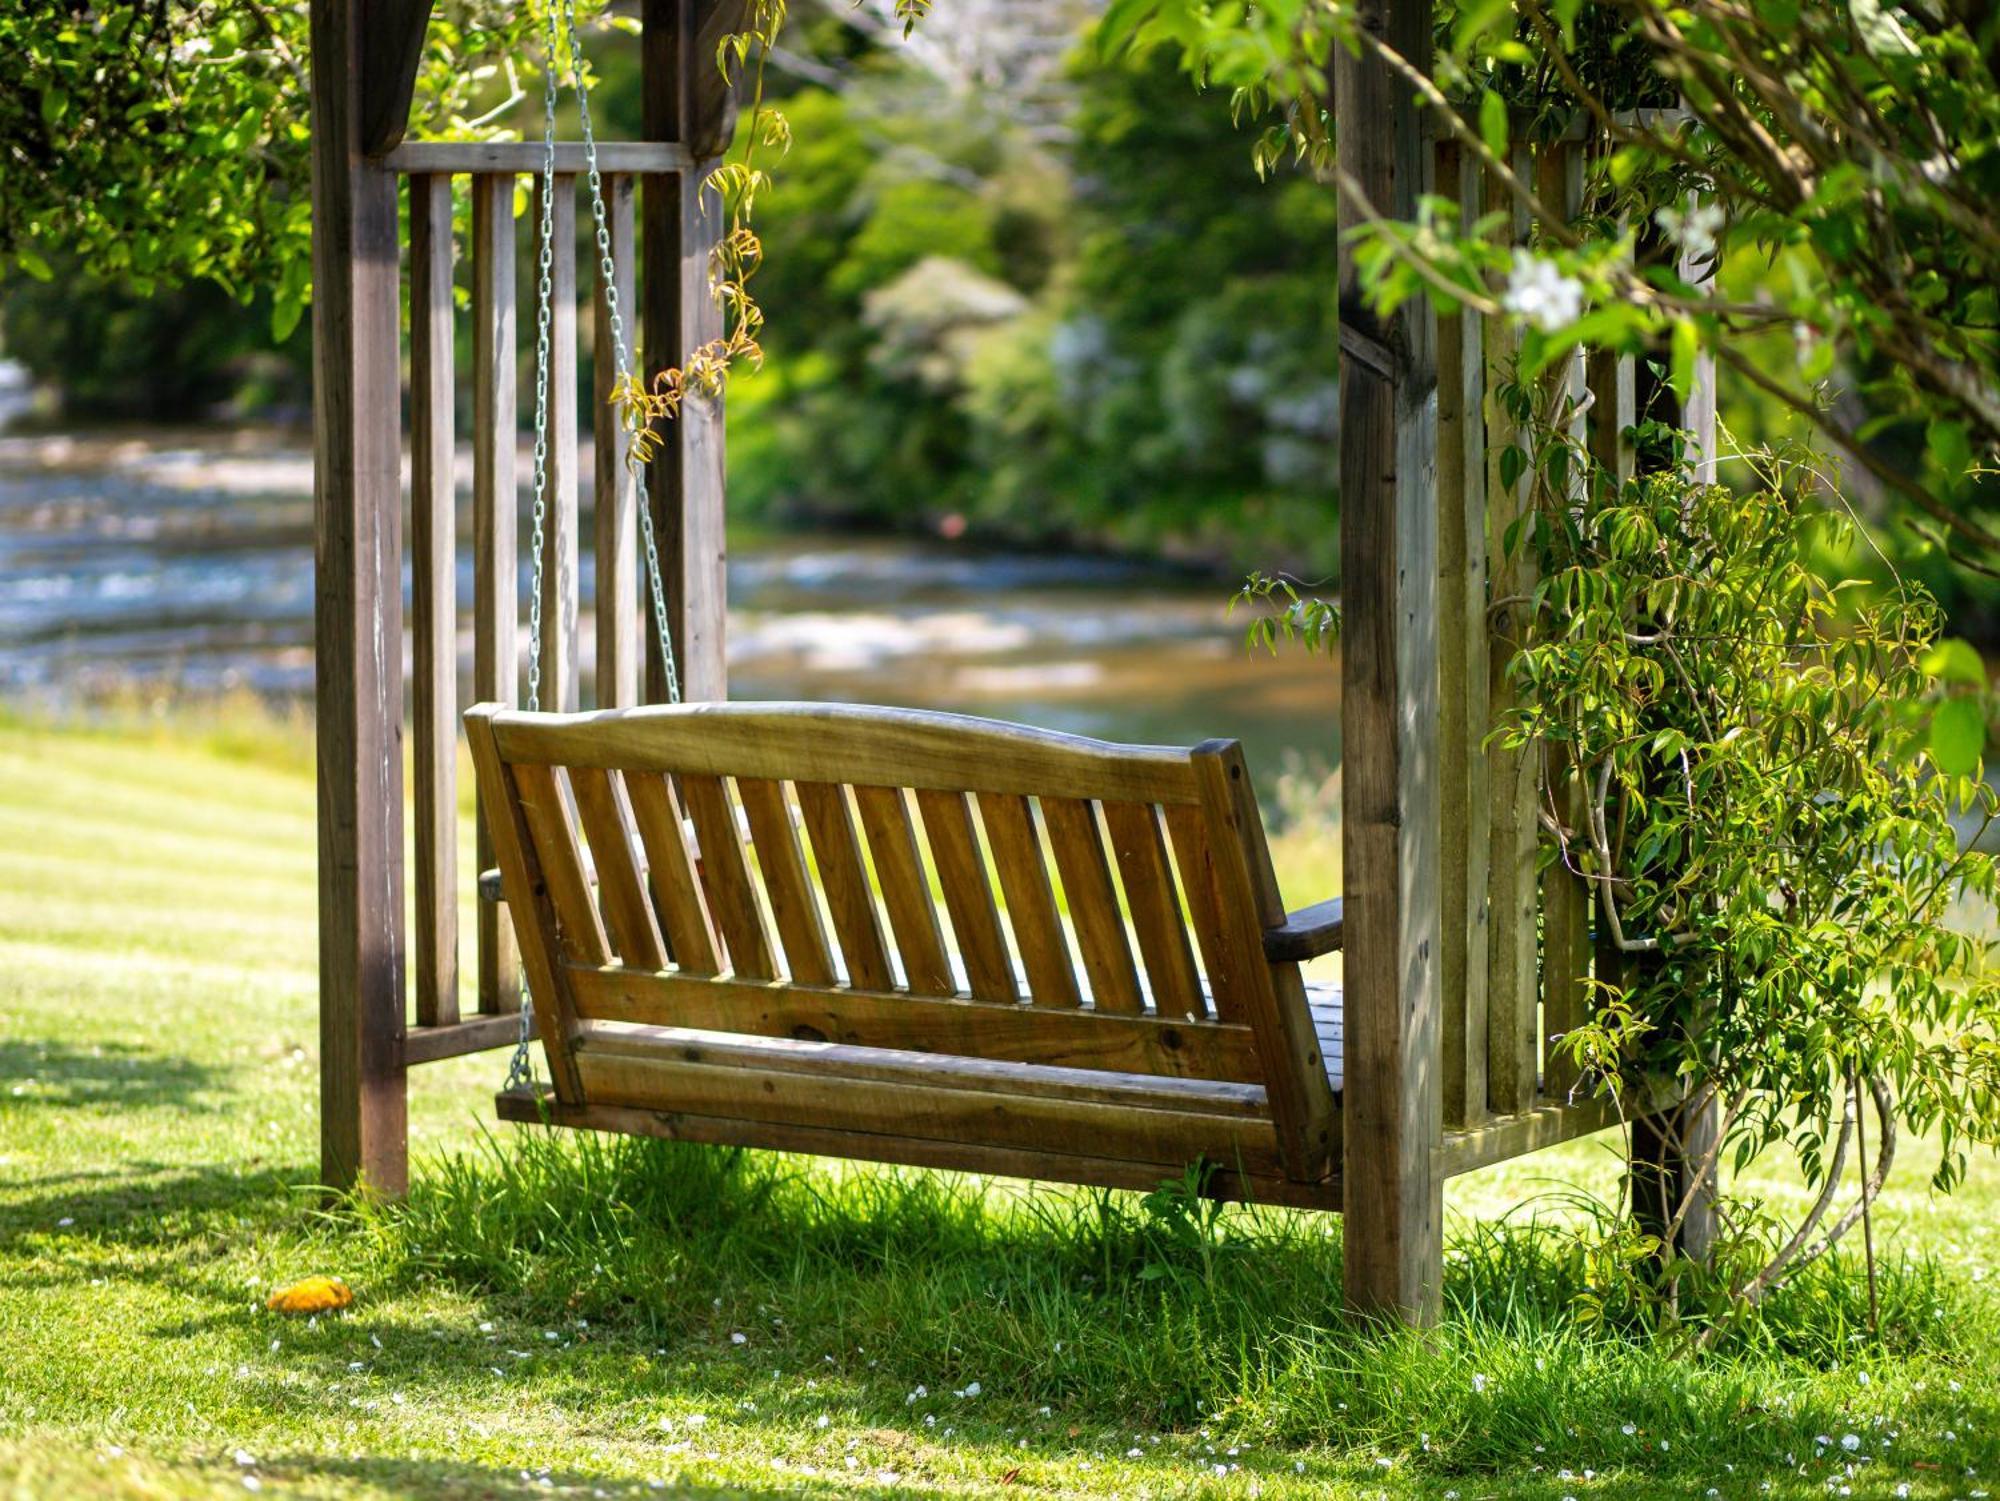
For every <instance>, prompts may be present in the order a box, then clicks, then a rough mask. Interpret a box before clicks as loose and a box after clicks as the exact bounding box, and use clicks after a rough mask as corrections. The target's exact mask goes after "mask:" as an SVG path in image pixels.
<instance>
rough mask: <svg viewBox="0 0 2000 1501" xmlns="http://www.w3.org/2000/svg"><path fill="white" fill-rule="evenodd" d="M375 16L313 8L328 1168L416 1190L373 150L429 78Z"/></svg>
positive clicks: (392, 524)
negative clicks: (407, 1066) (405, 59)
mask: <svg viewBox="0 0 2000 1501" xmlns="http://www.w3.org/2000/svg"><path fill="white" fill-rule="evenodd" d="M427 9H428V7H427V6H410V5H403V6H401V7H400V8H399V9H398V10H397V12H396V14H397V16H398V17H399V21H400V23H408V24H399V26H398V28H397V30H396V34H397V35H398V36H400V37H401V38H402V39H403V43H404V46H403V49H402V50H403V52H407V51H408V49H409V47H411V46H420V45H421V42H422V36H423V28H422V26H421V25H418V24H414V22H413V21H412V20H411V13H412V12H413V11H417V10H427ZM368 12H369V7H368V6H366V5H365V4H364V3H363V0H312V9H311V18H312V19H311V25H312V121H313V148H312V189H313V294H314V295H313V364H314V381H313V557H314V566H315V570H316V571H315V584H314V606H313V616H314V627H313V638H314V648H315V676H316V680H317V702H318V712H317V717H316V737H317V742H318V749H317V757H318V773H319V978H320V1175H321V1177H322V1178H323V1179H324V1180H325V1182H326V1183H327V1185H328V1186H329V1187H331V1188H334V1189H345V1188H349V1187H352V1186H353V1185H354V1184H356V1183H357V1182H361V1181H364V1180H365V1181H366V1182H367V1183H368V1184H369V1185H370V1186H371V1187H373V1188H375V1189H378V1190H380V1191H383V1192H386V1193H400V1192H402V1190H403V1188H404V1186H405V1182H406V1179H407V1158H406V1141H405V1134H404V1133H405V1111H406V1106H407V1099H406V1095H405V1088H404V1073H403V1062H402V1036H403V1028H404V1019H403V966H404V941H405V935H404V917H403V745H402V738H403V728H402V723H403V649H402V642H403V603H402V538H401V511H402V476H401V472H400V471H401V465H400V454H399V451H398V450H399V446H400V439H401V434H400V429H399V420H398V412H397V406H398V402H397V393H398V383H399V368H398V359H397V347H396V342H397V341H396V335H397V327H396V324H397V308H398V306H399V304H400V301H401V298H400V295H399V293H400V287H399V276H398V265H397V260H398V250H397V234H396V179H395V177H394V176H393V175H391V173H390V172H389V171H388V170H387V169H386V168H384V167H383V166H382V165H381V164H380V163H379V162H377V161H374V160H372V159H370V158H369V157H368V156H366V155H365V154H364V152H363V121H364V120H368V121H371V122H375V123H374V127H373V135H374V137H375V139H374V140H372V141H371V142H370V144H372V145H375V146H377V147H386V146H387V145H390V144H393V141H394V138H395V137H398V136H400V135H401V130H400V127H399V123H398V122H400V120H402V119H404V118H407V115H408V107H409V106H408V100H409V93H408V83H407V81H406V80H407V79H411V78H414V76H415V73H414V68H413V67H412V68H411V69H409V70H405V69H404V68H402V67H401V66H400V65H398V63H399V58H397V57H391V58H387V59H385V58H384V57H383V56H381V53H382V51H383V41H382V37H383V33H382V31H381V30H380V26H379V24H378V26H377V27H375V28H371V27H370V26H369V25H368V22H369V20H370V15H369V13H368ZM374 19H375V20H376V21H377V22H378V23H380V22H381V20H382V18H381V16H380V15H377V16H376V17H375V18H374ZM412 36H414V38H415V41H414V42H411V41H410V38H411V37H412ZM371 49H372V50H371ZM399 100H400V107H401V114H398V112H397V107H398V101H399ZM383 122H388V123H387V124H385V123H383Z"/></svg>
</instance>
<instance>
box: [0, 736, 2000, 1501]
mask: <svg viewBox="0 0 2000 1501" xmlns="http://www.w3.org/2000/svg"><path fill="white" fill-rule="evenodd" d="M1277 823H1278V832H1277V833H1276V835H1275V836H1274V844H1275V846H1276V850H1275V852H1276V857H1277V860H1278V862H1279V865H1280V869H1281V873H1282V875H1283V878H1284V880H1285V882H1286V890H1287V894H1288V895H1289V896H1291V897H1292V898H1293V899H1294V901H1296V902H1300V903H1303V902H1305V901H1309V900H1312V899H1314V898H1316V897H1317V896H1319V895H1321V894H1324V893H1325V892H1327V891H1330V890H1333V889H1337V884H1336V881H1335V877H1336V876H1337V871H1338V840H1337V838H1336V837H1334V835H1333V833H1332V831H1330V830H1329V829H1328V828H1326V827H1325V825H1324V823H1323V822H1318V823H1316V822H1315V821H1314V820H1312V819H1310V818H1305V817H1285V818H1281V819H1279V820H1278V821H1277ZM121 831H122V833H121ZM312 839H313V823H312V805H311V789H310V783H309V780H308V779H307V778H306V777H305V776H302V775H301V774H300V773H299V771H298V770H297V769H296V768H287V767H285V766H284V765H282V764H279V763H276V762H267V761H264V760H262V759H261V758H259V757H256V756H251V757H247V758H233V759H222V758H221V757H219V756H218V754H217V753H216V752H215V750H213V749H211V748H204V747H203V746H202V745H201V744H199V743H197V741H195V740H177V739H175V738H174V737H173V736H172V735H170V734H162V735H157V736H156V735H150V734H149V735H148V736H145V737H142V738H141V739H139V740H137V741H135V742H130V743H127V742H125V741H122V740H121V739H119V738H118V737H117V736H116V735H114V734H112V733H110V732H92V733H82V734H77V733H71V732H66V731H53V730H49V729H46V728H36V727H30V726H23V725H21V724H19V723H15V724H12V725H8V726H0V848H4V849H5V850H6V851H7V854H6V855H5V857H4V859H0V977H4V978H0V1350H4V1351H5V1355H4V1357H0V1370H4V1373H5V1374H4V1376H0V1496H11V1495H21V1496H43V1495H57V1494H88V1495H106V1496H111V1497H115V1498H121V1501H122V1498H140V1497H144V1498H151V1497H156V1496H195V1497H208V1496H219V1495H225V1494H229V1495H234V1494H241V1493H243V1491H244V1490H245V1489H246V1487H247V1486H249V1485H250V1484H251V1483H253V1482H254V1484H255V1486H256V1487H258V1488H260V1489H262V1490H263V1491H265V1492H267V1493H271V1494H283V1495H299V1496H326V1495H335V1494H339V1495H359V1496H376V1495H381V1496H390V1495H397V1496H403V1495H425V1496H430V1495H435V1496H466V1495H470V1496H491V1497H513V1496H527V1495H543V1494H549V1493H551V1492H554V1493H557V1494H574V1495H581V1496H589V1495H593V1494H596V1493H599V1492H602V1493H604V1494H608V1495H646V1494H653V1493H654V1492H653V1490H652V1488H651V1483H652V1482H658V1483H659V1484H660V1485H661V1486H662V1487H663V1488H671V1489H672V1490H674V1491H675V1492H676V1493H679V1494H686V1495H696V1496H702V1495H709V1494H714V1495H723V1494H727V1495H748V1496H780V1495H785V1496H789V1495H798V1494H829V1495H830V1494H840V1495H848V1496H887V1495H892V1494H894V1495H902V1494H911V1493H916V1494H968V1493H981V1492H984V1491H986V1490H988V1489H1002V1488H1004V1489H1007V1490H1010V1491H1011V1490H1021V1489H1026V1490H1029V1491H1040V1492H1044V1493H1048V1494H1106V1495H1109V1494H1123V1495H1136V1494H1142V1493H1143V1494H1149V1495H1155V1496H1207V1495H1216V1496H1237V1495H1241V1496H1249V1495H1252V1494H1261V1495H1264V1496H1284V1495H1298V1496H1307V1495H1310V1496H1373V1495H1376V1494H1382V1495H1387V1496H1396V1497H1401V1496H1423V1497H1441V1496H1444V1495H1446V1494H1448V1493H1450V1492H1452V1491H1456V1492H1458V1494H1459V1495H1460V1496H1462V1497H1465V1498H1468V1501H1469V1498H1471V1497H1474V1496H1494V1497H1509V1498H1511V1497H1547V1498H1550V1501H1554V1498H1558V1497H1561V1496H1564V1495H1574V1496H1577V1497H1578V1498H1579V1501H1583V1498H1586V1497H1590V1496H1604V1497H1632V1498H1639V1497H1655V1496H1672V1495H1701V1494H1703V1493H1704V1492H1706V1491H1707V1490H1708V1489H1709V1488H1710V1487H1715V1488H1716V1490H1717V1493H1718V1494H1719V1495H1721V1496H1724V1497H1738V1496H1741V1497H1751V1496H1761V1495H1764V1494H1774V1495H1793V1496H1805V1495H1813V1496H1822V1495H1826V1494H1829V1493H1832V1494H1838V1493H1839V1490H1838V1487H1839V1486H1840V1485H1842V1484H1846V1485H1850V1486H1852V1488H1853V1493H1854V1494H1856V1495H1883V1496H1888V1495H1895V1494H1898V1492H1897V1490H1896V1487H1898V1486H1908V1487H1909V1494H1910V1495H1912V1496H1918V1497H1936V1498H1942V1497H1947V1496H1968V1497H1969V1496H1970V1495H1971V1494H1973V1493H1974V1492H1975V1491H1976V1490H1978V1489H1980V1488H1992V1484H1993V1482H1992V1480H1991V1479H1990V1478H1988V1477H1993V1476H1995V1475H1996V1473H2000V1410H1997V1409H2000V1391H1996V1384H1995V1376H1994V1367H1995V1365H1996V1352H2000V1308H1996V1303H1995V1299H1994V1297H1993V1294H1992V1291H1991V1289H1990V1282H1989V1281H1988V1280H1987V1279H1986V1277H1985V1272H1984V1266H1985V1262H1986V1261H1987V1260H1988V1259H1990V1252H1991V1248H1992V1232H1991V1230H1990V1228H1989V1223H1988V1222H1989V1221H1990V1219H1991V1218H1992V1211H1993V1206H1994V1204H1995V1203H1996V1202H2000V1175H1997V1174H1996V1173H1995V1171H1994V1167H1993V1164H1991V1163H1988V1162H1981V1163H1978V1164H1976V1165H1975V1170H1974V1174H1973V1178H1972V1181H1971V1183H1970V1184H1969V1186H1968V1189H1967V1191H1966V1193H1965V1194H1964V1195H1962V1196H1961V1197H1959V1198H1956V1199H1952V1200H1936V1199H1933V1198H1932V1197H1931V1196H1930V1195H1929V1194H1928V1192H1927V1190H1926V1189H1925V1187H1924V1183H1923V1173H1924V1166H1925V1165H1924V1164H1923V1163H1921V1162H1917V1161H1915V1158H1916V1157H1917V1156H1919V1155H1920V1152H1921V1149H1920V1148H1913V1149H1912V1153H1911V1157H1912V1162H1911V1164H1910V1165H1909V1167H1908V1170H1907V1172H1906V1174H1905V1176H1904V1177H1903V1178H1902V1180H1901V1182H1900V1185H1899V1186H1898V1188H1897V1190H1896V1193H1895V1195H1894V1196H1893V1197H1892V1198H1891V1199H1890V1200H1889V1201H1888V1202H1887V1204H1886V1205H1885V1208H1884V1211H1883V1214H1882V1217H1881V1219H1882V1223H1881V1226H1880V1229H1881V1231H1882V1246H1883V1256H1884V1263H1885V1274H1884V1279H1883V1291H1884V1318H1885V1322H1884V1329H1883V1334H1882V1338H1881V1339H1880V1340H1879V1341H1877V1340H1875V1339H1874V1338H1873V1337H1872V1336H1870V1335H1868V1334H1867V1332H1866V1319H1865V1294H1864V1293H1863V1291H1862V1290H1861V1286H1860V1283H1859V1281H1858V1279H1857V1278H1856V1277H1855V1276H1853V1275H1852V1269H1851V1267H1850V1268H1842V1269H1839V1270H1838V1271H1837V1272H1836V1271H1834V1270H1831V1269H1830V1270H1828V1271H1827V1272H1824V1273H1820V1274H1816V1275H1814V1276H1812V1277H1810V1278H1808V1279H1807V1280H1806V1281H1805V1282H1803V1283H1802V1284H1801V1285H1800V1286H1799V1287H1798V1288H1797V1289H1796V1290H1795V1291H1794V1292H1793V1293H1791V1294H1788V1295H1787V1296H1786V1297H1784V1298H1782V1299H1781V1300H1779V1302H1778V1304H1777V1306H1776V1307H1775V1308H1774V1312H1773V1318H1772V1320H1771V1323H1770V1324H1769V1326H1768V1327H1767V1329H1766V1331H1765V1332H1764V1333H1763V1334H1762V1335H1761V1336H1760V1337H1759V1338H1757V1339H1756V1340H1754V1341H1753V1340H1744V1341H1738V1342H1737V1343H1736V1344H1734V1345H1732V1346H1730V1347H1727V1348H1725V1349H1724V1350H1723V1351H1722V1352H1721V1353H1720V1354H1718V1355H1717V1356H1716V1357H1714V1358H1712V1359H1710V1360H1707V1361H1704V1362H1701V1363H1698V1364H1697V1363H1692V1362H1687V1361H1683V1360H1679V1359H1676V1358H1674V1357H1673V1356H1672V1354H1671V1353H1670V1352H1669V1351H1667V1350H1665V1349H1663V1348H1661V1347H1659V1346H1658V1345H1657V1344H1654V1343H1649V1342H1647V1341H1645V1340H1643V1339H1638V1338H1635V1337H1632V1336H1630V1335H1628V1334H1626V1333H1622V1332H1619V1331H1615V1330H1613V1331H1606V1332H1600V1333H1590V1332H1587V1331H1585V1330H1583V1329H1581V1328H1580V1327H1579V1326H1578V1324H1577V1322H1576V1320H1575V1319H1574V1318H1573V1317H1572V1315H1571V1312H1570V1299H1571V1297H1572V1295H1573V1294H1574V1292H1575V1291H1576V1289H1577V1286H1578V1276H1579V1272H1578V1268H1577V1266H1576V1264H1575V1259H1574V1255H1573V1246H1574V1241H1573V1238H1572V1237H1570V1236H1569V1235H1567V1234H1566V1233H1565V1228H1564V1227H1565V1226H1567V1225H1571V1224H1573V1223H1574V1222H1575V1219H1576V1217H1577V1216H1578V1215H1580V1214H1584V1213H1587V1212H1588V1210H1587V1197H1580V1196H1588V1195H1597V1196H1599V1197H1602V1196H1605V1195H1608V1194H1609V1193H1611V1192H1612V1191H1613V1189H1614V1187H1615V1172H1616V1169H1615V1163H1614V1162H1613V1160H1612V1158H1611V1157H1610V1155H1609V1154H1608V1153H1607V1151H1606V1150H1605V1147H1604V1144H1603V1142H1604V1139H1599V1140H1598V1141H1592V1142H1584V1143H1576V1144H1572V1145H1571V1146H1568V1147H1565V1148H1562V1149H1560V1150H1558V1151H1555V1152H1551V1153H1547V1154H1543V1155H1542V1156H1540V1157H1536V1158H1532V1159H1528V1160H1527V1161H1525V1162H1522V1163H1517V1164H1510V1165H1508V1166H1506V1167H1504V1168H1500V1169H1494V1170H1489V1171H1487V1172H1484V1173H1480V1174H1476V1175H1473V1176H1471V1177H1468V1178H1465V1179H1461V1180H1456V1181H1455V1182H1454V1183H1453V1184H1452V1185H1451V1187H1450V1190H1449V1193H1448V1199H1447V1204H1448V1212H1449V1214H1450V1219H1451V1226H1452V1229H1451V1237H1450V1242H1449V1260H1448V1266H1447V1302H1448V1316H1447V1318H1446V1321H1445V1323H1444V1325H1443V1327H1442V1328H1440V1329H1439V1330H1437V1331H1436V1332H1435V1333H1432V1334H1426V1335H1415V1334H1409V1333H1403V1332H1397V1331H1390V1330H1383V1329H1375V1328H1366V1327H1362V1326H1358V1325H1356V1324H1353V1323H1351V1322H1349V1321H1348V1320H1347V1319H1346V1318H1345V1317H1344V1316H1343V1315H1342V1314H1341V1312H1340V1306H1339V1287H1340V1257H1341V1250H1340V1221H1339V1220H1338V1218H1336V1217H1332V1216H1313V1215H1307V1214H1297V1213H1290V1212H1283V1211H1269V1210H1254V1209H1251V1210H1245V1209H1235V1210H1229V1211H1225V1212H1220V1213H1218V1212H1215V1211H1213V1210H1211V1209H1209V1208H1208V1207H1207V1206H1204V1205H1202V1204H1200V1203H1199V1202H1197V1201H1195V1200H1193V1199H1191V1198H1189V1197H1188V1196H1187V1195H1186V1194H1184V1193H1177V1192H1173V1191H1168V1190H1163V1191H1162V1192H1160V1193H1158V1194H1155V1195H1153V1196H1152V1197H1150V1198H1147V1197H1145V1196H1140V1195H1130V1194H1093V1193H1089V1192H1084V1191H1070V1190H1052V1189H1048V1188H1030V1187H1027V1186H1025V1185H1021V1184H1016V1183H1006V1182H987V1181H985V1180H980V1179H976V1178H970V1177H964V1176H958V1175H950V1174H931V1173H921V1172H902V1171H893V1170H887V1169H879V1168H871V1167H861V1166H854V1165H842V1164H834V1163H825V1162H816V1161H812V1160H808V1159H802V1158H787V1157H778V1156H772V1155H767V1154H758V1153H730V1152H724V1151H718V1150H703V1149H696V1148H690V1147H686V1146H681V1145H676V1144H671V1143H660V1142H651V1141H637V1140H628V1139H619V1138H608V1137H591V1136H584V1135H575V1134H571V1135H561V1134H551V1133H546V1132H542V1131H533V1130H515V1129H513V1128H502V1127H499V1126H493V1125H487V1124H484V1122H485V1120H486V1118H487V1117H488V1115H489V1114H490V1097H491V1092H492V1090H493V1089H494V1088H495V1087H496V1086H497V1084H498V1082H499V1076H500V1073H501V1071H502V1066H503V1065H502V1062H501V1059H500V1056H499V1055H489V1056H485V1057H475V1058H470V1059H464V1060H459V1061H456V1062H453V1063H449V1064H443V1065H438V1066H436V1067H434V1068H431V1069H427V1070H425V1071H422V1072H420V1073H418V1074H417V1075H415V1076H414V1078H413V1092H412V1122H413V1133H414V1138H415V1142H416V1153H417V1157H418V1166H417V1169H416V1171H415V1173H414V1183H413V1187H412V1192H411V1194H410V1196H409V1197H408V1199H407V1200H406V1201H404V1202H402V1203H398V1204H386V1203H379V1202H373V1201H369V1200H366V1199H362V1200H357V1201H354V1202H351V1203H348V1204H344V1205H341V1206H338V1207H335V1208H331V1209H329V1208H328V1207H326V1206H325V1205H324V1203H323V1201H322V1199H321V1197H320V1195H319V1194H318V1193H317V1192H316V1191H315V1190H314V1188H313V1186H312V1184H313V1175H314V1173H315V1172H316V1160H317V1157H316V1152H317V1121H316V1116H315V1103H316V1099H317V1062H316V1048H317V1028H316V1024H315V1020H314V1011H313V1007H314V978H313V966H314V960H315V954H314V946H313V942H312V913H313V875H312ZM313 1273H326V1274H331V1275H338V1276H340V1277H342V1278H344V1279H345V1280H346V1281H347V1283H348V1284H349V1285H350V1286H351V1287H352V1288H353V1289H354V1291H355V1294H356V1303H355V1306H354V1307H353V1308H352V1309H351V1310H348V1311H345V1312H342V1313H338V1314H334V1315H329V1316H322V1317H318V1318H286V1317H284V1316H281V1315H278V1314H275V1313H272V1312H270V1311H268V1310H267V1309H266V1308H265V1307H264V1301H265V1299H266V1297H267V1296H268V1295H269V1293H270V1292H271V1291H272V1290H273V1289H274V1288H275V1287H278V1286H281V1285H284V1284H286V1283H289V1282H291V1281H293V1280H295V1279H297V1278H299V1277H302V1276H305V1275H309V1274H313ZM1849 1440H1851V1441H1852V1442H1851V1444H1850V1443H1849ZM1850 1467H1852V1472H1853V1473H1852V1474H1851V1475H1850V1474H1849V1468H1850ZM1766 1482H1768V1483H1769V1484H1770V1486H1771V1487H1772V1488H1771V1490H1770V1491H1768V1492H1766V1491H1765V1490H1763V1489H1762V1487H1763V1486H1764V1485H1765V1483H1766ZM1830 1482H1831V1484H1830Z"/></svg>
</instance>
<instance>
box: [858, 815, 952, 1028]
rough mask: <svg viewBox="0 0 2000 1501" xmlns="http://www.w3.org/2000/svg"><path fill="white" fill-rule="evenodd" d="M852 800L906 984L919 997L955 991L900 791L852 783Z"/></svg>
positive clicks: (928, 882) (915, 836) (920, 860)
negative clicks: (880, 891) (858, 809)
mask: <svg viewBox="0 0 2000 1501" xmlns="http://www.w3.org/2000/svg"><path fill="white" fill-rule="evenodd" d="M854 801H855V804H856V806H858V807H859V808H860V810H861V827H862V828H863V829H864V830H866V831H867V834H868V849H869V852H870V853H871V854H873V855H874V857H875V879H876V880H877V881H879V882H880V883H881V886H882V903H883V905H884V906H886V907H887V908H888V909H889V926H890V927H891V928H892V929H893V930H894V931H895V934H896V951H897V952H898V953H899V954H901V955H902V957H903V979H904V983H905V984H907V985H908V986H909V988H910V989H911V990H912V991H913V992H914V993H916V994H917V995H942V996H948V995H957V994H958V981H957V980H956V979H955V978H954V977H953V975H952V972H951V961H950V959H948V958H947V957H946V956H945V951H944V934H943V932H941V931H940V930H939V928H938V917H937V907H936V905H935V904H934V903H933V902H932V901H931V888H930V881H929V879H928V878H927V877H926V876H925V875H924V861H923V856H922V855H920V854H918V853H917V831H916V829H915V828H914V827H912V825H911V823H910V805H909V801H908V799H907V798H905V797H904V795H903V789H902V788H900V787H856V788H855V789H854Z"/></svg>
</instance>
